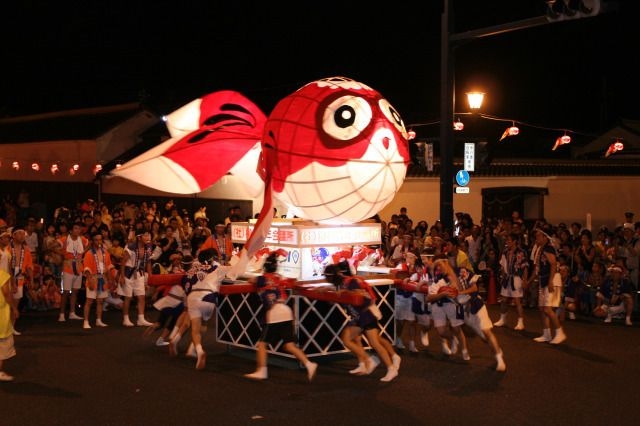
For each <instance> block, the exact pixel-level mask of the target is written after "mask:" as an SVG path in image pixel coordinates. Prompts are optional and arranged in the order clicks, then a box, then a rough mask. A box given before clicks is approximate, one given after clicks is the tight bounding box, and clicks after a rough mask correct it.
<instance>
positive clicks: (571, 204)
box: [102, 175, 640, 229]
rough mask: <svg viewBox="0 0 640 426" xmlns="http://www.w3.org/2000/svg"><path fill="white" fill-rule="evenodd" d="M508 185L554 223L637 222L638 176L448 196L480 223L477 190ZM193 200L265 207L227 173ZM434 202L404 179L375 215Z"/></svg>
mask: <svg viewBox="0 0 640 426" xmlns="http://www.w3.org/2000/svg"><path fill="white" fill-rule="evenodd" d="M508 186H515V187H523V186H524V187H537V188H544V187H546V188H548V190H549V195H548V196H545V197H544V216H545V218H546V219H547V220H548V221H549V222H551V223H553V224H557V223H560V222H564V223H567V224H569V223H571V222H579V223H581V224H582V225H583V226H586V225H587V219H586V216H587V213H590V214H591V217H592V223H591V225H592V228H593V229H598V228H599V227H600V226H602V225H606V226H608V227H609V228H612V227H614V226H617V225H620V224H622V221H623V220H624V212H626V211H632V212H635V213H636V218H640V196H639V195H638V190H639V189H640V177H618V176H616V177H602V176H596V177H574V176H560V177H558V176H552V177H542V178H541V177H535V178H516V177H501V178H493V177H492V178H482V177H472V178H471V182H470V183H469V191H470V193H469V194H454V195H453V211H454V212H458V211H462V212H465V213H469V214H470V215H471V216H472V217H473V218H474V220H480V218H481V217H482V189H483V188H496V187H508ZM102 191H103V192H105V193H115V194H132V195H135V194H145V195H147V194H149V195H155V194H157V195H161V196H171V194H167V193H163V192H160V191H155V190H152V189H150V188H147V187H144V186H141V185H138V184H136V183H134V182H130V181H128V180H124V179H121V178H111V179H105V180H103V183H102ZM187 196H189V197H190V196H192V195H187ZM198 197H202V198H222V199H231V200H253V209H254V212H253V213H254V214H255V213H257V212H259V211H260V209H261V208H262V205H263V204H264V203H263V200H262V197H257V198H252V197H251V196H250V195H249V194H248V193H247V192H246V190H244V188H243V186H242V185H241V184H240V183H239V181H238V177H236V176H231V175H229V176H226V177H225V178H223V179H222V180H221V181H220V182H218V183H216V184H214V185H213V186H211V187H210V188H209V189H207V190H206V191H203V192H202V193H200V194H198ZM439 199H440V179H439V178H438V177H435V178H419V179H418V178H411V179H406V180H405V182H404V183H403V185H402V187H401V188H400V191H398V193H397V194H396V196H395V198H394V199H393V201H391V203H389V205H387V206H386V207H385V208H384V209H383V210H382V211H381V212H380V213H379V214H380V217H381V218H382V219H383V220H385V221H388V220H389V219H390V218H391V215H392V214H393V213H398V212H399V211H400V207H406V208H407V210H408V214H409V216H410V217H411V218H412V219H413V220H414V222H417V221H419V220H426V221H427V222H428V223H429V225H431V224H433V223H434V222H435V221H436V219H438V216H439V214H440V205H439ZM275 207H276V208H277V209H278V214H280V215H282V214H286V209H285V208H284V206H282V205H278V204H276V206H275ZM525 217H526V216H525Z"/></svg>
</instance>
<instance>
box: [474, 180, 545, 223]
mask: <svg viewBox="0 0 640 426" xmlns="http://www.w3.org/2000/svg"><path fill="white" fill-rule="evenodd" d="M548 194H549V190H548V189H547V188H535V187H522V186H509V187H500V188H485V189H483V190H482V217H483V218H485V219H489V218H491V219H507V218H511V213H513V212H514V211H518V212H520V217H522V218H523V219H524V220H536V219H541V218H543V217H544V196H545V195H548Z"/></svg>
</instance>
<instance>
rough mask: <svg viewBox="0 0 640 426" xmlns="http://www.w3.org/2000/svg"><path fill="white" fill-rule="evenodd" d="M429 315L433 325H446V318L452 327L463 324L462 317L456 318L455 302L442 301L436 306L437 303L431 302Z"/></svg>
mask: <svg viewBox="0 0 640 426" xmlns="http://www.w3.org/2000/svg"><path fill="white" fill-rule="evenodd" d="M431 316H432V317H433V325H435V326H436V327H444V326H446V325H447V320H449V322H450V323H451V326H452V327H459V326H461V325H462V324H464V319H458V318H456V304H455V303H444V304H442V306H438V304H437V303H432V304H431Z"/></svg>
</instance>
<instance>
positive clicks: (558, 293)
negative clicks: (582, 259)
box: [538, 273, 562, 308]
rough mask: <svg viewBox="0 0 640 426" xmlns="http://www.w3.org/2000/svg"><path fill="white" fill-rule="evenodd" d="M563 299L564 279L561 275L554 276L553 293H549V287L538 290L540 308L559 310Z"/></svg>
mask: <svg viewBox="0 0 640 426" xmlns="http://www.w3.org/2000/svg"><path fill="white" fill-rule="evenodd" d="M560 299H562V278H561V277H560V274H559V273H556V274H555V275H554V276H553V293H549V287H544V288H542V287H540V288H538V306H543V307H544V306H548V307H550V308H557V307H559V306H560Z"/></svg>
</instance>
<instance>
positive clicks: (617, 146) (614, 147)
mask: <svg viewBox="0 0 640 426" xmlns="http://www.w3.org/2000/svg"><path fill="white" fill-rule="evenodd" d="M623 149H624V144H623V143H622V142H620V140H616V141H615V142H614V143H612V144H611V145H609V148H608V149H607V152H606V153H605V154H604V156H605V158H606V157H608V156H610V155H611V154H615V153H616V152H618V151H622V150H623Z"/></svg>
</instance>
